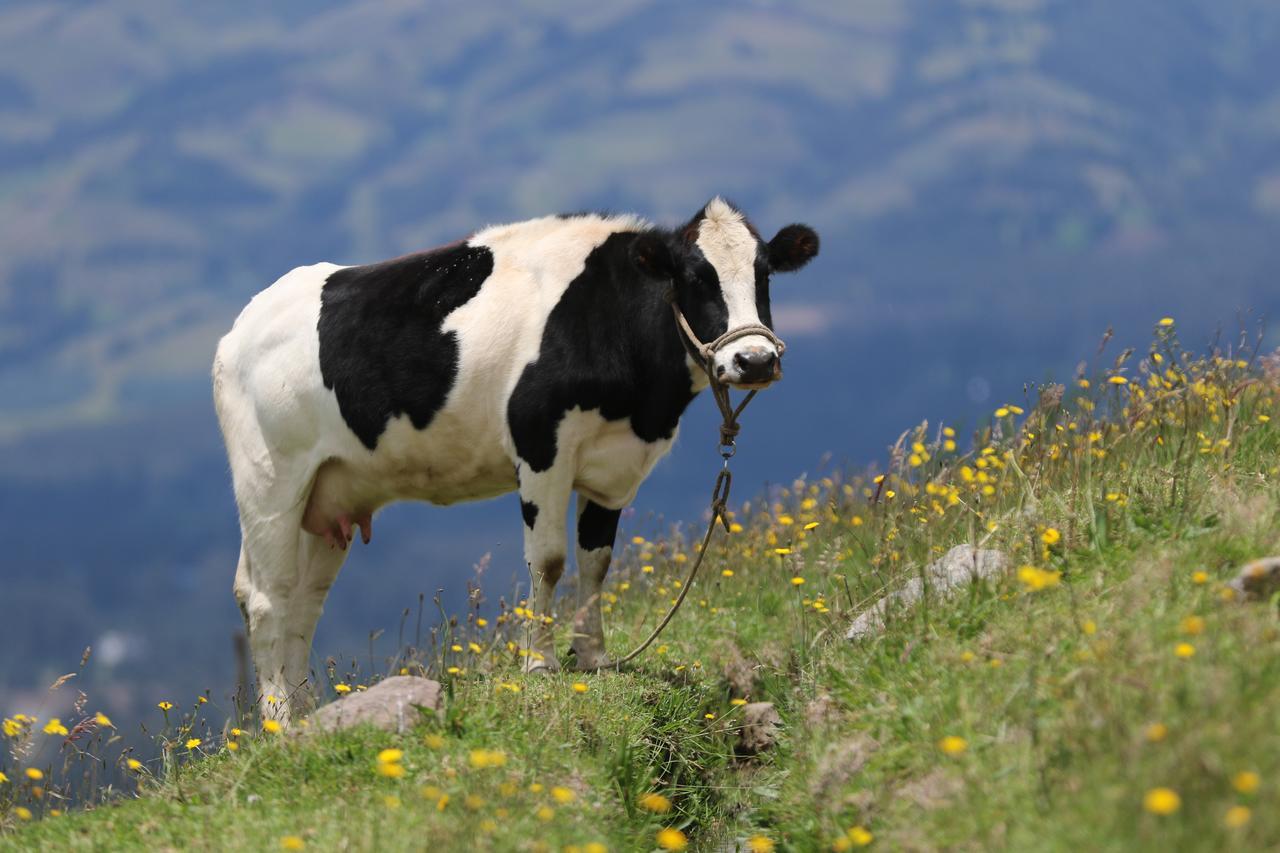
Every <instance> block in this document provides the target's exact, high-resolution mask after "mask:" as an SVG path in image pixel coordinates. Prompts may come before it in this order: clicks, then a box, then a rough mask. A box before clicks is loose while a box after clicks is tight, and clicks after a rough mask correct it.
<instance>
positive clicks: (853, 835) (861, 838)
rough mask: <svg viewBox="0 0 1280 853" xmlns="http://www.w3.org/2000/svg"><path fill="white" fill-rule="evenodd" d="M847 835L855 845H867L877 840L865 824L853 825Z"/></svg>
mask: <svg viewBox="0 0 1280 853" xmlns="http://www.w3.org/2000/svg"><path fill="white" fill-rule="evenodd" d="M845 835H846V837H847V838H848V839H849V840H850V841H851V842H853V846H854V847H866V846H867V845H868V844H870V843H871V842H872V841H875V836H874V835H872V834H871V833H870V832H868V831H867V829H866V827H864V826H851V827H849V831H848V832H847V833H845Z"/></svg>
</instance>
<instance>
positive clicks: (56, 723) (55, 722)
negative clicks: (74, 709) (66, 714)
mask: <svg viewBox="0 0 1280 853" xmlns="http://www.w3.org/2000/svg"><path fill="white" fill-rule="evenodd" d="M44 733H45V734H47V735H61V736H62V737H66V736H67V734H68V732H67V727H66V726H64V725H63V724H62V721H61V720H59V719H58V718H57V717H53V718H51V719H50V720H49V722H47V723H45V724H44Z"/></svg>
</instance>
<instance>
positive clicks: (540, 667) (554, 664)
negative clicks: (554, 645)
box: [524, 655, 560, 675]
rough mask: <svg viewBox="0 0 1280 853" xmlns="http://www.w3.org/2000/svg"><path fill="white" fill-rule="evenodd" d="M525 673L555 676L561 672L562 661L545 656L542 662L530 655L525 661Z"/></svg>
mask: <svg viewBox="0 0 1280 853" xmlns="http://www.w3.org/2000/svg"><path fill="white" fill-rule="evenodd" d="M524 671H525V672H526V673H529V674H534V673H539V674H543V675H554V674H555V673H557V672H559V671H560V661H558V660H556V659H555V658H552V657H547V656H545V655H544V656H543V659H542V660H535V659H534V657H533V655H530V656H529V657H527V658H525V659H524Z"/></svg>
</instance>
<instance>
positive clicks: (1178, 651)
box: [1173, 643, 1196, 660]
mask: <svg viewBox="0 0 1280 853" xmlns="http://www.w3.org/2000/svg"><path fill="white" fill-rule="evenodd" d="M1173 653H1174V654H1175V655H1177V656H1178V657H1180V658H1182V659H1183V660H1185V659H1187V658H1189V657H1193V656H1194V655H1195V653H1196V647H1195V646H1193V645H1191V644H1190V643H1178V645H1176V646H1174V647H1173Z"/></svg>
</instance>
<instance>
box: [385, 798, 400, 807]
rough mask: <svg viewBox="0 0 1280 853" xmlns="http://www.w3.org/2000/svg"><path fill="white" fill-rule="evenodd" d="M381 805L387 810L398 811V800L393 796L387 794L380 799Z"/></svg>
mask: <svg viewBox="0 0 1280 853" xmlns="http://www.w3.org/2000/svg"><path fill="white" fill-rule="evenodd" d="M382 804H383V805H384V806H386V807H387V808H389V809H398V808H400V798H399V797H397V796H396V795H395V794H387V795H386V796H385V797H383V798H382Z"/></svg>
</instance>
